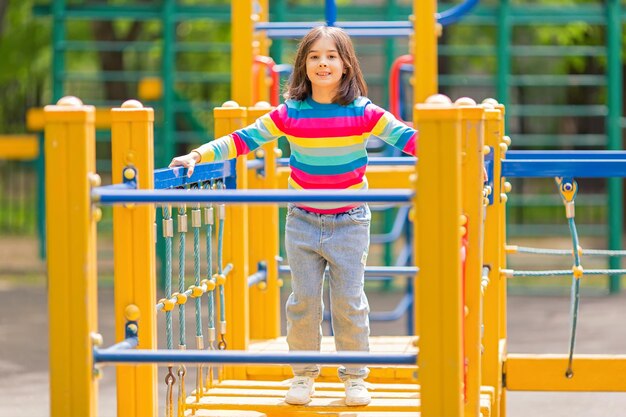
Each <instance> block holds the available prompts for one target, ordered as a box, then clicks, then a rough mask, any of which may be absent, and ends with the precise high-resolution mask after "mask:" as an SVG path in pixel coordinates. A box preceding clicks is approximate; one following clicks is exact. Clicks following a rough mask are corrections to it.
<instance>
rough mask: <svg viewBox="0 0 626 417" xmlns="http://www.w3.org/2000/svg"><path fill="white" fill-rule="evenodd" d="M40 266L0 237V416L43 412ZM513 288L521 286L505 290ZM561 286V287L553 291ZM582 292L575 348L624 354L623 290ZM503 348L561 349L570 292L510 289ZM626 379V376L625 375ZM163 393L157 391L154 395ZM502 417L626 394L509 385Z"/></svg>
mask: <svg viewBox="0 0 626 417" xmlns="http://www.w3.org/2000/svg"><path fill="white" fill-rule="evenodd" d="M44 276H45V265H44V264H43V263H42V262H41V261H40V260H39V259H38V256H37V249H36V244H35V242H33V241H32V240H29V239H16V238H6V237H0V416H6V417H38V416H42V417H43V416H47V415H49V411H48V408H49V394H48V356H47V351H48V321H47V299H46V286H45V278H44ZM511 292H512V293H514V294H519V293H520V292H521V291H511ZM560 292H564V291H560ZM598 293H599V292H598V291H595V292H594V291H588V292H586V293H583V296H582V298H581V303H580V315H579V325H578V335H577V344H576V352H578V353H614V354H624V353H626V330H625V327H624V321H625V318H626V290H623V291H622V293H621V294H619V295H612V296H607V295H598ZM368 296H369V298H370V303H371V305H372V310H373V311H379V310H390V309H392V308H393V306H394V305H395V303H397V301H398V299H399V298H400V296H401V294H400V293H399V292H393V291H392V292H382V291H371V292H370V293H369V294H368ZM99 298H100V304H99V305H100V307H99V327H100V332H101V333H102V334H103V336H104V339H105V344H110V342H111V341H112V340H113V336H112V334H113V329H112V320H113V314H112V300H113V290H112V288H110V286H103V287H102V288H100V290H99ZM508 302H509V305H508V332H509V352H516V353H566V352H567V347H568V337H569V297H568V296H566V295H552V296H546V295H542V296H528V295H511V296H510V297H509V300H508ZM405 328H406V324H405V321H404V320H399V321H398V322H394V323H381V322H378V323H373V324H372V334H373V335H381V334H386V335H396V334H404V331H405ZM624 378H626V375H625V376H624ZM161 398H163V397H161ZM507 398H508V402H507V416H508V417H528V416H533V417H544V416H545V417H566V416H567V417H583V416H585V417H620V416H624V417H626V393H623V392H622V393H553V392H550V393H539V392H509V393H508V397H507ZM99 410H100V413H99V414H100V416H102V417H108V416H115V371H114V369H109V368H107V369H105V372H104V378H103V379H102V380H101V382H100V402H99Z"/></svg>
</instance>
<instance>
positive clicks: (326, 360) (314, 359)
mask: <svg viewBox="0 0 626 417" xmlns="http://www.w3.org/2000/svg"><path fill="white" fill-rule="evenodd" d="M93 360H94V363H105V362H106V363H224V364H225V363H246V364H288V363H319V364H328V365H341V364H368V365H415V364H416V363H417V355H416V354H414V353H413V354H411V353H396V354H392V355H390V354H388V353H362V352H337V353H320V352H297V353H296V352H288V353H287V352H277V353H266V352H264V353H251V352H246V351H236V350H231V351H228V350H219V351H207V350H168V349H161V350H111V349H94V351H93Z"/></svg>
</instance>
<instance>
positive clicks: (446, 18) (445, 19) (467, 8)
mask: <svg viewBox="0 0 626 417" xmlns="http://www.w3.org/2000/svg"><path fill="white" fill-rule="evenodd" d="M478 1H479V0H465V2H463V3H461V4H459V5H457V6H454V7H452V8H450V9H448V10H446V11H445V12H442V13H437V14H436V15H435V16H437V22H438V23H439V24H441V25H442V26H447V25H451V24H453V23H456V22H458V21H459V20H461V19H462V18H463V16H465V15H466V14H468V13H469V12H471V11H472V9H473V8H474V6H476V5H477V4H478Z"/></svg>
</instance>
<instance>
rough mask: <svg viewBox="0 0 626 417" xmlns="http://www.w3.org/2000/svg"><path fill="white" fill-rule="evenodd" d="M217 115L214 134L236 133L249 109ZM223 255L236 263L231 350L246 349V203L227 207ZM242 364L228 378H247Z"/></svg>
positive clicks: (243, 178)
mask: <svg viewBox="0 0 626 417" xmlns="http://www.w3.org/2000/svg"><path fill="white" fill-rule="evenodd" d="M213 115H214V117H215V137H220V136H224V135H227V134H229V133H232V132H234V131H235V130H237V129H240V128H242V127H244V126H245V122H246V109H245V108H243V107H217V108H215V109H214V110H213ZM247 183H248V170H247V167H246V156H241V157H239V158H237V189H246V188H248V185H247ZM224 225H225V226H224V243H223V245H224V246H223V257H224V265H226V264H228V263H232V264H233V270H232V272H231V273H230V275H229V276H228V277H227V279H226V285H225V291H226V292H225V297H226V322H227V323H228V326H229V328H228V331H227V333H226V342H227V345H228V349H236V350H245V349H247V348H248V344H249V341H250V336H249V335H250V322H249V305H248V303H249V299H250V298H249V291H248V276H249V262H248V207H247V205H243V204H233V205H229V206H226V219H225V221H224ZM245 375H246V372H245V369H244V368H243V367H226V368H225V369H224V377H225V378H237V379H245Z"/></svg>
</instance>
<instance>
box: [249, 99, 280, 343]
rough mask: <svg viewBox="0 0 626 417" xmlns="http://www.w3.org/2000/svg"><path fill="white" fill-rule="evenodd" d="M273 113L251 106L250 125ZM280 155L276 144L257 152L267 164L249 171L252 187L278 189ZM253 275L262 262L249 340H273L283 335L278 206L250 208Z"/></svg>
mask: <svg viewBox="0 0 626 417" xmlns="http://www.w3.org/2000/svg"><path fill="white" fill-rule="evenodd" d="M269 110H271V108H270V107H268V106H258V107H249V108H248V112H247V116H248V120H247V123H248V124H251V123H253V122H254V121H255V120H256V119H257V118H259V117H261V116H262V115H264V114H265V113H267V112H268V111H269ZM279 153H280V149H278V148H277V146H276V143H275V142H272V143H268V144H265V145H264V146H263V147H262V148H260V149H259V150H258V151H257V154H258V156H259V157H261V158H262V159H263V161H264V170H263V174H260V173H257V171H256V170H250V171H249V176H248V186H249V188H258V189H276V188H278V184H277V176H276V158H277V156H278V154H279ZM248 219H249V235H250V239H249V248H250V259H249V261H250V272H252V273H253V272H255V271H256V270H257V265H258V263H259V262H264V263H265V265H266V267H267V280H266V283H264V284H262V285H261V286H255V287H252V288H250V337H251V338H252V339H272V338H275V337H278V336H280V285H279V282H280V281H279V280H278V263H277V261H276V257H277V256H278V251H279V236H278V233H279V232H278V228H279V226H278V206H277V205H276V204H271V205H253V206H250V207H248Z"/></svg>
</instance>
